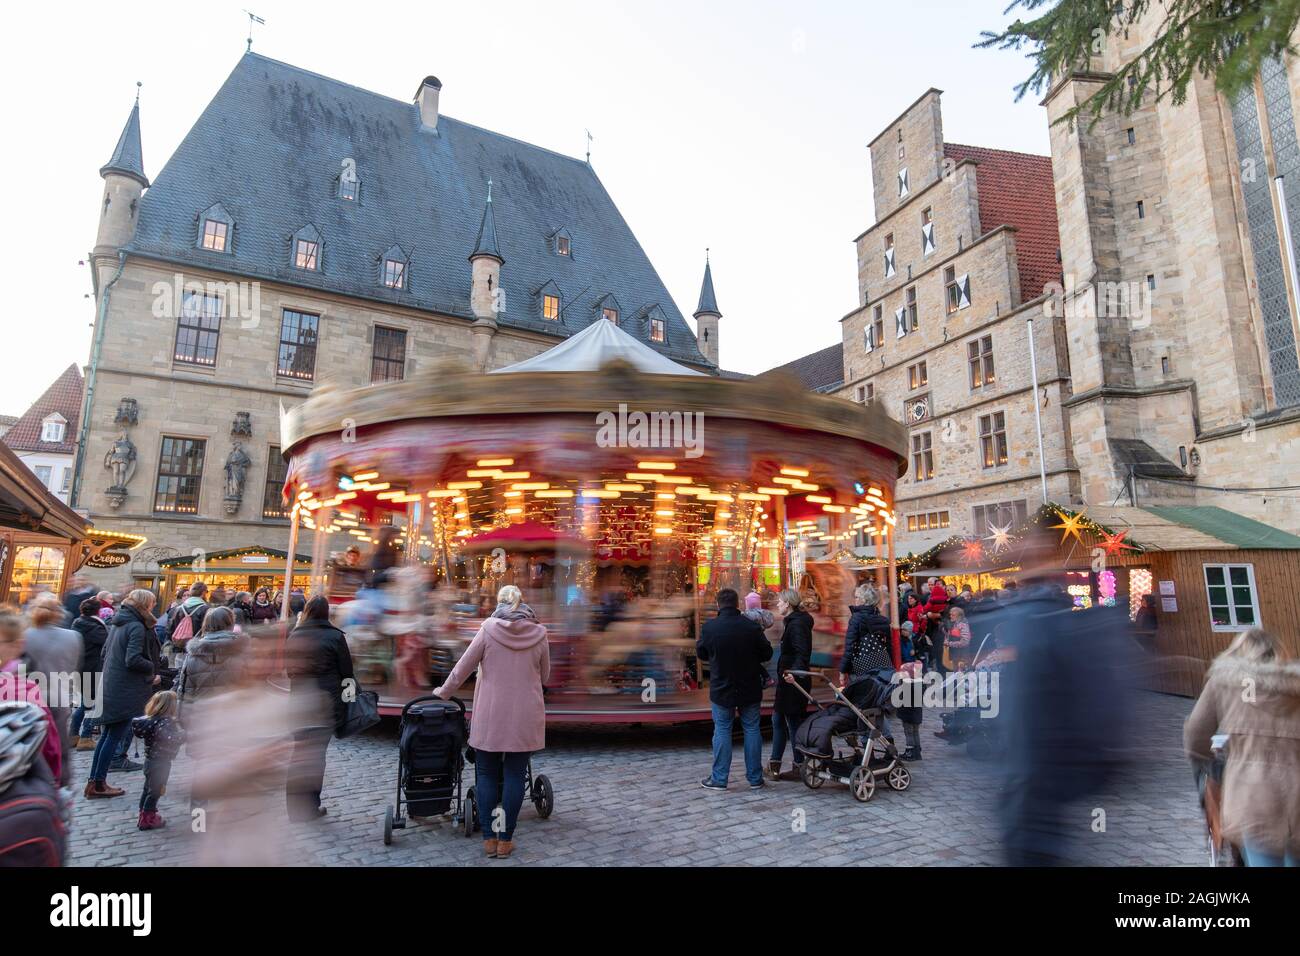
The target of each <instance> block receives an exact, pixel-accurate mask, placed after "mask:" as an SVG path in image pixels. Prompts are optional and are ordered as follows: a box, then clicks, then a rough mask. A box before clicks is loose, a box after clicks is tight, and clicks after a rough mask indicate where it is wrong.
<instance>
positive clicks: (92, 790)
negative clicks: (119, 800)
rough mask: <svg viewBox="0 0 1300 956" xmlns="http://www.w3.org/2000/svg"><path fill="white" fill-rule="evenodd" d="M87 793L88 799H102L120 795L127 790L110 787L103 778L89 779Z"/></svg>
mask: <svg viewBox="0 0 1300 956" xmlns="http://www.w3.org/2000/svg"><path fill="white" fill-rule="evenodd" d="M85 793H86V799H87V800H101V799H103V798H105V797H120V796H122V794H124V793H126V791H125V790H122V789H121V788H119V787H110V786H109V785H108V784H107V783H106V782H104V781H103V780H87V781H86V791H85Z"/></svg>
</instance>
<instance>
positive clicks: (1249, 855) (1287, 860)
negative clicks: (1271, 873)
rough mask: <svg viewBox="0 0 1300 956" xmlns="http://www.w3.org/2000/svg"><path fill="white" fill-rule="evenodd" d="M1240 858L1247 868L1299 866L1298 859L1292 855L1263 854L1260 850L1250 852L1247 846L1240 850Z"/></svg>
mask: <svg viewBox="0 0 1300 956" xmlns="http://www.w3.org/2000/svg"><path fill="white" fill-rule="evenodd" d="M1241 858H1242V860H1243V861H1244V862H1245V864H1246V865H1247V866H1272V867H1278V866H1287V867H1294V866H1300V857H1297V856H1296V855H1295V854H1294V853H1291V852H1289V851H1288V852H1287V853H1285V854H1282V853H1264V852H1263V851H1261V850H1258V849H1254V850H1252V849H1251V848H1250V847H1248V846H1244V847H1242V848H1241Z"/></svg>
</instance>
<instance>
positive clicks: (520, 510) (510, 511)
mask: <svg viewBox="0 0 1300 956" xmlns="http://www.w3.org/2000/svg"><path fill="white" fill-rule="evenodd" d="M505 513H506V514H508V515H521V514H523V513H524V509H523V508H507V509H506V511H505Z"/></svg>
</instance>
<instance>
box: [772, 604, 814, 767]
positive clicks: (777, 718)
mask: <svg viewBox="0 0 1300 956" xmlns="http://www.w3.org/2000/svg"><path fill="white" fill-rule="evenodd" d="M776 612H777V614H779V615H780V616H781V619H782V622H783V624H784V625H785V627H784V630H783V631H782V633H781V650H780V654H779V655H778V656H777V661H776V699H775V700H774V701H773V704H772V753H771V755H770V756H769V757H768V761H767V771H768V774H770V775H771V777H772V779H773V780H798V779H799V768H800V767H801V766H802V765H803V754H802V753H800V752H799V751H798V750H796V749H795V746H794V732H795V731H796V730H798V729H799V725H800V724H801V723H803V720H804V717H805V716H806V715H807V713H808V698H807V697H805V696H804V695H803V694H802V693H800V690H799V688H801V687H802V688H803V689H804V690H806V691H808V690H811V689H812V678H811V677H802V676H796V675H794V674H791V673H790V671H806V670H808V668H809V667H810V666H811V665H812V632H813V619H812V615H811V614H809V613H808V612H807V611H805V610H804V609H803V595H801V594H800V593H799V592H798V591H796V590H795V589H794V588H786V589H785V590H784V591H782V592H781V593H780V594H779V595H778V596H777V599H776ZM787 743H789V745H790V754H791V760H792V766H791V768H790V769H789V770H788V771H786V772H785V773H782V772H781V761H782V758H784V756H785V745H786V744H787Z"/></svg>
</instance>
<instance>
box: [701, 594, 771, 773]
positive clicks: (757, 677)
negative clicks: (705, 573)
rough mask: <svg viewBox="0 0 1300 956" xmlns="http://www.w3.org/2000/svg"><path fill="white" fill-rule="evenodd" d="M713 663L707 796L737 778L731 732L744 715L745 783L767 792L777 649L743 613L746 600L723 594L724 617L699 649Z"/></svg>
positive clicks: (707, 629) (704, 633)
mask: <svg viewBox="0 0 1300 956" xmlns="http://www.w3.org/2000/svg"><path fill="white" fill-rule="evenodd" d="M695 649H696V652H697V653H698V654H699V657H700V660H702V661H708V662H709V702H710V703H711V704H712V705H713V773H712V774H711V775H710V776H708V777H705V778H704V779H703V780H701V781H700V786H702V787H704V789H705V790H726V789H727V778H728V776H730V774H731V728H732V724H733V722H734V721H735V718H736V712H737V711H739V712H740V726H741V727H742V728H743V730H744V732H745V777H746V779H747V780H748V781H749V787H750V789H751V790H757V789H759V788H760V787H762V786H763V738H762V736H761V735H760V734H759V727H758V721H759V717H760V714H761V711H762V703H763V675H764V673H766V672H765V670H764V668H763V665H764V664H765V663H766V662H767V661H769V660H771V659H772V645H771V644H770V643H769V642H768V640H767V637H766V636H765V635H764V634H763V629H762V628H761V627H760V626H759V625H758V623H757V622H755V621H751V620H750V619H749V618H747V617H745V616H744V615H743V614H741V613H740V596H739V595H738V594H737V593H736V592H735V591H733V590H732V589H731V588H724V589H723V590H721V591H719V592H718V616H717V617H715V618H714V619H713V620H712V621H709V622H708V623H707V624H705V625H704V627H703V629H702V630H701V633H700V640H699V642H698V643H697V644H696V645H695Z"/></svg>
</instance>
